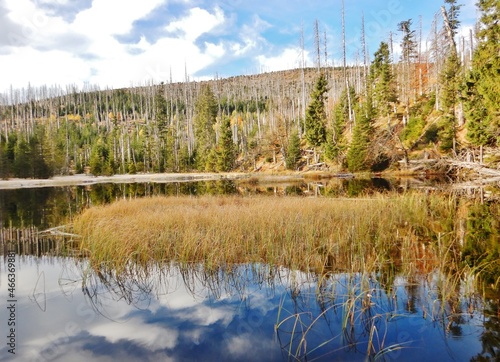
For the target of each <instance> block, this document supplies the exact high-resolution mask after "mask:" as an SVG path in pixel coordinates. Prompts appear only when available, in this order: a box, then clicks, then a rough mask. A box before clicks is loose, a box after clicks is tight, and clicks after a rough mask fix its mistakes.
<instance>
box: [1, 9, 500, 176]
mask: <svg viewBox="0 0 500 362" xmlns="http://www.w3.org/2000/svg"><path fill="white" fill-rule="evenodd" d="M477 7H478V14H479V15H478V22H477V24H476V26H475V28H474V29H473V30H471V31H470V34H469V35H468V36H464V35H459V33H458V30H459V28H460V24H461V22H460V8H461V6H460V5H459V4H458V3H457V1H456V0H444V4H443V6H442V7H441V8H440V9H439V8H438V9H436V10H437V13H436V17H435V19H434V22H433V26H432V30H431V32H430V33H429V34H428V37H427V39H423V36H422V29H421V28H420V29H418V20H417V21H416V20H414V19H406V20H402V21H401V22H400V23H399V24H398V27H397V29H393V31H394V33H393V32H391V33H390V34H391V36H390V37H389V39H387V40H382V41H381V42H380V45H379V47H378V49H377V50H376V51H375V52H374V53H373V54H372V55H371V56H370V55H369V54H368V52H367V50H366V49H367V46H366V43H365V31H364V22H363V21H362V22H361V29H362V32H361V34H362V35H361V39H360V44H361V50H360V51H359V52H358V53H359V56H358V57H357V59H358V60H357V62H356V64H347V62H346V56H345V54H346V49H345V45H344V47H343V54H344V61H343V64H337V65H335V66H334V65H332V64H330V63H329V62H328V60H327V59H328V58H327V46H326V44H322V40H321V38H322V37H321V36H320V34H319V30H318V24H317V22H316V24H315V33H316V37H315V38H316V39H315V49H316V51H315V52H316V64H315V66H314V67H306V66H305V64H304V63H303V64H302V67H300V68H298V69H294V70H288V71H280V72H271V73H263V74H256V75H248V76H237V77H231V78H218V77H216V78H215V79H213V80H210V81H192V80H190V79H189V77H187V76H186V79H185V81H184V82H180V83H174V82H172V81H171V80H170V81H168V80H165V81H164V82H161V83H160V84H154V83H152V82H151V83H150V84H144V85H141V86H136V87H130V88H126V89H99V87H93V86H86V87H84V88H83V89H78V87H76V86H68V87H65V88H61V87H59V86H44V87H37V88H35V87H30V86H28V87H27V88H24V89H12V88H11V90H10V92H7V93H6V94H0V178H4V179H7V178H12V177H18V178H49V177H52V176H54V175H69V174H80V173H88V174H92V175H112V174H126V173H130V174H134V173H142V172H151V173H153V172H154V173H161V172H190V171H198V172H204V171H209V172H227V171H265V170H276V171H280V170H286V169H288V170H311V169H323V170H329V171H332V172H346V171H348V172H365V171H368V172H382V171H385V170H399V169H402V168H404V167H405V165H407V164H408V162H409V161H410V160H415V159H429V158H432V159H434V158H452V159H458V160H462V161H468V162H477V163H481V164H486V165H488V166H490V167H492V168H498V167H499V165H500V151H499V149H498V146H499V145H500V106H499V105H500V24H499V21H500V3H499V2H498V1H497V0H479V1H478V3H477ZM393 35H394V36H396V35H397V36H398V39H399V38H400V39H401V40H400V42H399V43H398V44H397V45H399V48H400V49H401V52H400V54H399V53H397V54H396V53H395V52H394V48H395V45H396V44H395V43H394V41H393ZM343 37H344V39H345V34H343ZM325 38H326V37H325ZM424 42H426V44H427V45H428V46H427V47H425V48H426V49H425V50H424V49H422V48H423V47H422V43H424ZM325 43H326V42H325ZM344 43H345V42H344ZM302 46H303V41H302ZM323 46H324V51H323V50H322V47H323ZM370 59H371V60H370Z"/></svg>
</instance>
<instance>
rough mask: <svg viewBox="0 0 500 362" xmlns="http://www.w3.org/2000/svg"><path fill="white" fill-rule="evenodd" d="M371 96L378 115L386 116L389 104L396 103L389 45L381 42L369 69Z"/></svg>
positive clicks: (389, 110) (389, 109) (389, 107)
mask: <svg viewBox="0 0 500 362" xmlns="http://www.w3.org/2000/svg"><path fill="white" fill-rule="evenodd" d="M370 83H371V87H370V90H371V94H372V99H373V104H374V108H375V110H376V112H377V114H378V115H380V116H386V115H389V114H390V112H391V103H393V102H396V99H397V96H396V84H395V79H394V75H393V74H392V69H391V57H390V52H389V45H388V44H387V43H385V42H381V43H380V46H379V48H378V50H377V51H376V52H375V54H374V59H373V62H372V65H371V67H370Z"/></svg>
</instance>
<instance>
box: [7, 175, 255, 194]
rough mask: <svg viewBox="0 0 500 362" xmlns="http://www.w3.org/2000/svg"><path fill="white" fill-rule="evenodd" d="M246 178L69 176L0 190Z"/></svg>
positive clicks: (12, 182)
mask: <svg viewBox="0 0 500 362" xmlns="http://www.w3.org/2000/svg"><path fill="white" fill-rule="evenodd" d="M245 177H248V176H247V174H237V173H225V174H217V173H151V174H135V175H131V174H123V175H113V176H91V175H85V174H77V175H71V176H54V177H51V178H49V179H21V178H12V179H7V180H0V190H5V189H23V188H40V187H58V186H61V187H62V186H85V185H95V184H102V183H141V182H157V183H168V182H189V181H213V180H223V179H226V180H235V179H240V178H245Z"/></svg>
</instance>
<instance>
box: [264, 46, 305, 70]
mask: <svg viewBox="0 0 500 362" xmlns="http://www.w3.org/2000/svg"><path fill="white" fill-rule="evenodd" d="M304 57H305V61H306V63H307V64H311V60H310V59H309V53H308V52H305V53H304ZM257 61H258V62H259V66H260V67H261V69H262V70H263V71H266V72H271V71H276V70H282V69H293V68H299V67H300V64H301V62H302V54H301V49H299V48H286V49H284V50H283V51H282V52H281V54H278V55H276V56H271V57H267V56H265V55H259V56H257Z"/></svg>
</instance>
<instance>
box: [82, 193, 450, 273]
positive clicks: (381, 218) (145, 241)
mask: <svg viewBox="0 0 500 362" xmlns="http://www.w3.org/2000/svg"><path fill="white" fill-rule="evenodd" d="M429 198H430V197H429V196H426V195H422V194H407V195H393V196H391V197H388V196H380V195H378V196H374V197H370V198H363V199H330V198H303V197H286V198H285V197H284V198H280V197H268V196H267V197H266V196H264V197H259V196H253V197H241V196H203V197H196V198H195V197H189V196H185V197H152V198H142V199H134V200H121V201H118V202H116V203H114V204H111V205H107V206H98V207H94V208H91V209H88V210H86V211H85V212H84V213H83V214H82V215H80V216H78V217H77V218H76V220H75V221H74V232H75V233H77V234H79V235H81V236H82V244H81V247H82V248H83V249H84V250H86V251H88V252H89V253H90V256H91V260H92V261H93V262H94V263H98V264H102V263H105V264H108V265H109V264H111V265H109V266H113V267H120V266H125V265H126V264H127V263H128V262H130V261H135V262H139V263H144V264H146V263H149V262H150V261H165V262H167V261H176V262H182V263H184V262H186V263H191V262H196V263H200V262H201V263H203V264H205V265H206V266H213V267H217V266H222V265H228V264H235V263H252V262H262V263H268V264H271V265H282V266H286V267H293V268H299V269H302V270H314V271H317V272H320V273H322V272H325V271H328V270H338V271H341V270H348V271H363V270H365V269H366V268H372V267H373V268H375V267H377V266H380V265H382V264H384V263H387V262H389V261H391V262H394V260H392V259H393V258H394V256H395V255H396V256H397V257H398V258H414V259H418V258H420V259H422V255H421V253H420V252H419V250H420V244H419V243H420V242H422V241H425V240H426V239H429V238H431V234H432V230H431V228H432V222H431V221H432V220H431V219H432V218H429V215H433V214H436V215H442V214H443V213H446V212H447V211H446V210H441V209H447V208H449V207H451V206H450V205H449V203H447V202H441V203H440V202H438V201H432V200H430V199H429ZM429 208H433V210H430V209H429ZM434 209H435V210H434ZM448 211H449V210H448ZM417 225H418V226H417ZM428 256H429V255H427V257H428ZM431 257H432V255H431ZM420 262H421V263H422V260H420ZM395 263H398V260H396V261H395ZM424 264H425V263H424ZM412 265H416V263H413V264H412Z"/></svg>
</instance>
